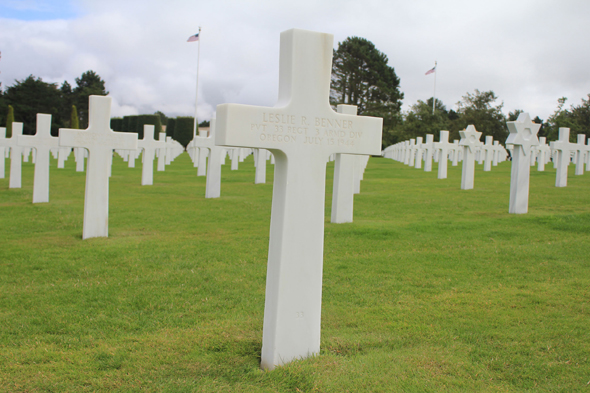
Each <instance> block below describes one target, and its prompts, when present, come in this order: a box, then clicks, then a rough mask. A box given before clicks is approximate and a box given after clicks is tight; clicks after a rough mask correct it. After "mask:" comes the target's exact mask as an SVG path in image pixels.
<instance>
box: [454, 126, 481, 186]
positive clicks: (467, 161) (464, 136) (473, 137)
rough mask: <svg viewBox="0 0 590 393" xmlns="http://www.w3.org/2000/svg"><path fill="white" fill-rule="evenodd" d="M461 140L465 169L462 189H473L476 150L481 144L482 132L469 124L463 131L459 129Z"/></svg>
mask: <svg viewBox="0 0 590 393" xmlns="http://www.w3.org/2000/svg"><path fill="white" fill-rule="evenodd" d="M459 135H461V140H460V141H459V146H463V171H462V172H461V189H462V190H471V189H473V183H474V178H475V152H476V151H477V149H479V147H480V146H481V142H480V141H479V138H481V132H479V131H477V130H476V129H475V126H474V125H473V124H470V125H468V126H467V128H466V129H465V130H463V131H459Z"/></svg>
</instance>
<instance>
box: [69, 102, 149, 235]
mask: <svg viewBox="0 0 590 393" xmlns="http://www.w3.org/2000/svg"><path fill="white" fill-rule="evenodd" d="M88 113H89V119H88V120H89V121H88V129H86V130H72V129H66V128H60V130H59V144H60V146H66V147H83V148H85V149H88V164H87V166H86V194H85V197H84V228H83V234H82V237H83V238H84V239H88V238H90V237H108V235H109V172H110V169H111V159H112V157H113V149H124V150H131V149H137V134H136V133H123V132H114V131H113V130H111V126H110V122H111V97H103V96H90V97H89V105H88Z"/></svg>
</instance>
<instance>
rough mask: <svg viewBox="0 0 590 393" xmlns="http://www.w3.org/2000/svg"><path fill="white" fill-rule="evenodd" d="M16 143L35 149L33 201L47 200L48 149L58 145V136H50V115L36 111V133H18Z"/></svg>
mask: <svg viewBox="0 0 590 393" xmlns="http://www.w3.org/2000/svg"><path fill="white" fill-rule="evenodd" d="M18 144H19V145H20V146H27V147H32V148H35V150H36V159H35V175H34V178H33V203H44V202H49V154H50V151H49V150H50V149H52V148H58V147H59V138H57V137H54V136H51V115H45V114H42V113H37V132H36V134H35V135H19V137H18Z"/></svg>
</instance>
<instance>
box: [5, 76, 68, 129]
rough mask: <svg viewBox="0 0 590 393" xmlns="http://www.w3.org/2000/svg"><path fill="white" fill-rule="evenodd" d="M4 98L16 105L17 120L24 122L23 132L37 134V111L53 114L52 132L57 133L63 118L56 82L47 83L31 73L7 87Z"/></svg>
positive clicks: (9, 103)
mask: <svg viewBox="0 0 590 393" xmlns="http://www.w3.org/2000/svg"><path fill="white" fill-rule="evenodd" d="M4 98H5V100H6V103H7V104H8V105H12V106H13V107H14V113H15V121H19V122H22V123H23V134H28V135H33V134H35V127H36V123H37V119H36V118H37V113H47V114H49V115H51V132H52V134H53V135H57V130H58V128H59V127H60V125H63V119H62V118H61V115H60V109H61V108H60V103H61V100H60V91H59V89H58V88H57V85H56V84H54V83H45V82H43V80H42V79H41V78H35V77H34V76H33V75H29V77H27V78H26V79H24V80H22V81H18V80H17V81H15V84H14V85H12V86H10V87H9V88H8V89H6V92H5V93H4Z"/></svg>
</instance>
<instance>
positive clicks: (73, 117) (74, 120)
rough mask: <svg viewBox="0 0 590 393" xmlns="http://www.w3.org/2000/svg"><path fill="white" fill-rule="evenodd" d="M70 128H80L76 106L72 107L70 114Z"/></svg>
mask: <svg viewBox="0 0 590 393" xmlns="http://www.w3.org/2000/svg"><path fill="white" fill-rule="evenodd" d="M70 128H73V129H79V128H80V122H79V121H78V110H77V109H76V105H72V113H71V114H70Z"/></svg>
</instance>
